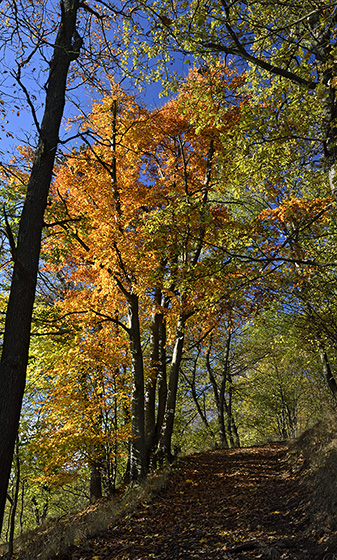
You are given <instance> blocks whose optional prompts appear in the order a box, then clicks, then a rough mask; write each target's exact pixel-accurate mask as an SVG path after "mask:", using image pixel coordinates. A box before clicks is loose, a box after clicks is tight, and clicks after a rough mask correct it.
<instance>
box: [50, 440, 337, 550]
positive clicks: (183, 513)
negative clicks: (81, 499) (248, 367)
mask: <svg viewBox="0 0 337 560" xmlns="http://www.w3.org/2000/svg"><path fill="white" fill-rule="evenodd" d="M302 492H303V491H302V490H301V488H300V486H299V482H298V479H297V478H296V476H294V475H293V474H291V472H290V471H289V466H288V464H287V462H286V447H284V446H282V445H276V444H275V445H268V446H263V447H254V448H247V449H237V450H216V451H213V452H207V453H200V454H197V455H193V456H190V457H188V458H186V459H183V460H181V462H180V464H179V468H178V469H177V470H176V471H175V472H174V474H173V475H172V476H171V478H170V481H169V484H168V488H167V491H165V492H163V493H162V494H161V495H160V496H158V497H157V499H156V500H155V501H154V502H153V503H152V504H150V505H144V506H142V507H140V508H139V509H138V510H136V511H135V512H134V513H133V514H132V515H131V516H127V517H126V518H124V519H122V520H121V521H120V522H119V523H118V524H117V525H116V526H113V527H111V528H109V529H108V530H106V531H104V532H103V533H102V534H100V535H99V536H98V537H96V539H94V540H93V541H90V543H88V545H87V546H86V547H84V548H77V549H74V550H73V551H72V552H71V553H70V554H69V556H62V559H64V560H65V559H66V558H67V559H72V560H89V559H90V560H105V559H109V560H115V559H118V560H140V559H143V560H145V559H151V558H153V559H156V560H175V559H181V560H190V559H191V560H192V559H203V560H217V559H219V560H220V559H221V560H246V559H250V558H254V559H255V558H256V559H257V558H260V559H262V560H278V559H282V560H287V559H292V560H318V558H323V556H322V555H321V554H318V552H315V550H316V548H315V546H316V543H315V540H314V537H313V536H311V534H310V531H309V530H308V528H309V525H308V518H307V514H306V512H305V508H304V505H305V502H306V497H305V496H304V495H303V494H302ZM60 558H61V557H60ZM327 558H330V556H327Z"/></svg>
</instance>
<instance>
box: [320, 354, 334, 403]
mask: <svg viewBox="0 0 337 560" xmlns="http://www.w3.org/2000/svg"><path fill="white" fill-rule="evenodd" d="M320 356H321V362H322V369H323V377H324V379H325V380H326V382H327V384H328V387H329V389H330V391H331V394H332V396H333V398H334V399H335V401H337V383H336V379H335V378H334V376H333V373H332V371H331V367H330V363H329V359H328V355H327V353H326V351H325V350H324V348H323V346H322V345H320Z"/></svg>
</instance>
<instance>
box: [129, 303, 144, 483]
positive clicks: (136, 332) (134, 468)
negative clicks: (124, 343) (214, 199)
mask: <svg viewBox="0 0 337 560" xmlns="http://www.w3.org/2000/svg"><path fill="white" fill-rule="evenodd" d="M138 305H139V304H138V296H137V295H136V294H129V295H128V314H129V336H130V347H131V369H132V405H131V407H132V411H131V449H130V479H131V482H139V481H140V480H142V479H143V478H144V477H145V476H146V473H147V457H146V445H145V428H144V423H145V422H144V404H145V403H144V366H143V352H142V347H141V339H140V326H139V313H138Z"/></svg>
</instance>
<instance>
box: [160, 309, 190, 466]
mask: <svg viewBox="0 0 337 560" xmlns="http://www.w3.org/2000/svg"><path fill="white" fill-rule="evenodd" d="M186 319H187V317H186V316H185V315H183V314H182V315H180V317H179V319H178V324H177V329H176V337H175V344H174V348H173V354H172V360H171V367H170V376H169V386H168V392H167V400H166V408H165V415H164V421H163V426H162V430H161V433H160V439H159V444H158V455H159V458H160V460H162V459H163V458H165V459H169V460H171V458H172V454H171V439H172V433H173V425H174V415H175V408H176V400H177V389H178V379H179V368H180V363H181V357H182V352H183V346H184V327H185V323H186Z"/></svg>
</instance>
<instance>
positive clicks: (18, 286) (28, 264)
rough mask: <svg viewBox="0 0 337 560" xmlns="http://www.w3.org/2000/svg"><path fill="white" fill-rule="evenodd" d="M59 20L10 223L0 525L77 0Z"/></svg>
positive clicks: (0, 412)
mask: <svg viewBox="0 0 337 560" xmlns="http://www.w3.org/2000/svg"><path fill="white" fill-rule="evenodd" d="M60 7H61V19H60V23H59V29H58V33H57V37H56V40H55V44H54V53H53V58H52V60H51V62H50V72H49V78H48V85H47V94H46V102H45V111H44V116H43V120H42V123H41V127H39V141H38V146H37V149H36V152H35V157H34V162H33V167H32V170H31V173H30V178H29V182H28V185H27V195H26V199H25V203H24V207H23V211H22V215H21V218H20V227H19V233H18V239H17V243H15V241H14V238H13V234H12V232H11V229H10V227H9V225H8V229H7V235H8V238H9V242H10V245H11V251H12V258H13V261H14V270H13V277H12V283H11V292H10V297H9V302H8V308H7V314H6V323H5V332H4V337H3V350H2V356H1V363H0V394H1V397H0V434H1V438H0V440H1V441H0V525H1V524H2V519H3V512H4V507H5V501H6V495H7V484H8V480H9V475H10V469H11V463H12V456H13V450H14V445H15V439H16V435H17V430H18V425H19V418H20V410H21V403H22V397H23V392H24V387H25V377H26V368H27V361H28V349H29V339H30V325H31V318H32V311H33V304H34V297H35V287H36V279H37V272H38V264H39V255H40V245H41V233H42V227H43V215H44V211H45V208H46V205H47V197H48V192H49V187H50V182H51V177H52V171H53V166H54V160H55V155H56V148H57V144H58V139H59V129H60V124H61V119H62V116H63V110H64V104H65V92H66V87H67V75H68V70H69V66H70V63H71V62H72V61H73V60H75V59H76V58H77V57H78V55H79V51H80V48H81V45H82V39H81V37H80V36H79V34H78V32H77V29H76V18H77V12H78V9H79V2H78V1H77V0H64V1H62V2H61V6H60Z"/></svg>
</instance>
